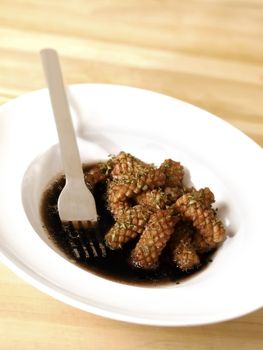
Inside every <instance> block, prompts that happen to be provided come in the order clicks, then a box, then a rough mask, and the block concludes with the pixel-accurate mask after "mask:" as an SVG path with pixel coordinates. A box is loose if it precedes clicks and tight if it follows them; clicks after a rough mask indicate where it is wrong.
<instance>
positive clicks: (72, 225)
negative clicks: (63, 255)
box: [64, 221, 107, 260]
mask: <svg viewBox="0 0 263 350" xmlns="http://www.w3.org/2000/svg"><path fill="white" fill-rule="evenodd" d="M64 227H65V230H66V233H67V236H68V243H69V246H70V249H71V252H72V254H73V255H74V257H75V258H76V259H77V260H80V259H81V258H83V257H84V259H89V258H91V257H94V258H97V257H99V256H101V257H103V258H105V257H106V255H107V252H106V247H105V245H104V243H103V241H102V238H101V236H100V233H99V231H98V230H97V229H96V227H94V225H93V223H91V222H87V221H68V222H65V223H64Z"/></svg>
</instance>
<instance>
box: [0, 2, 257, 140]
mask: <svg viewBox="0 0 263 350" xmlns="http://www.w3.org/2000/svg"><path fill="white" fill-rule="evenodd" d="M0 37H1V40H0V103H1V104H2V103H4V102H6V101H8V100H10V99H13V98H15V97H16V96H18V95H21V94H23V93H25V92H29V91H31V90H35V89H39V88H42V87H44V86H45V82H44V79H43V74H42V71H41V65H40V61H39V55H38V52H39V50H40V49H41V48H43V47H53V48H56V49H57V50H58V52H59V53H60V55H61V60H62V65H63V72H64V76H65V80H66V82H67V83H68V84H73V83H82V82H83V83H88V82H91V83H94V82H95V83H96V82H100V83H101V82H103V83H114V84H125V85H132V86H136V87H141V88H145V89H150V90H155V91H159V92H162V93H165V94H168V95H171V96H174V97H177V98H179V99H182V100H184V101H187V102H191V103H193V104H195V105H198V106H200V107H202V108H205V109H207V110H208V111H210V112H212V113H215V114H217V115H219V116H220V117H222V118H224V119H226V120H228V121H229V122H231V123H232V124H233V125H235V126H237V127H238V128H240V129H241V130H243V131H244V132H246V133H247V134H248V135H249V136H251V137H252V138H253V139H254V140H255V141H257V142H258V143H260V144H261V145H263V141H262V135H263V115H262V102H261V101H262V100H263V65H262V63H263V1H262V0H231V1H230V0H229V1H227V0H185V1H181V0H125V1H121V0H89V1H87V0H56V1H52V0H1V1H0Z"/></svg>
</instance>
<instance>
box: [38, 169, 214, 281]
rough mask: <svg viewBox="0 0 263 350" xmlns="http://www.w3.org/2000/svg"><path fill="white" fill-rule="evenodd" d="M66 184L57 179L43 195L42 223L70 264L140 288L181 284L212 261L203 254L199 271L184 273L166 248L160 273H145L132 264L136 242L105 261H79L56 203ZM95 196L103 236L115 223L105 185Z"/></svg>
mask: <svg viewBox="0 0 263 350" xmlns="http://www.w3.org/2000/svg"><path fill="white" fill-rule="evenodd" d="M64 184H65V179H64V177H63V176H61V177H58V178H57V179H55V180H54V181H53V182H52V183H51V185H50V186H49V187H48V189H47V190H46V191H45V192H44V194H43V199H42V203H41V214H42V220H43V224H44V226H45V228H46V230H47V232H48V235H49V237H50V239H52V241H53V242H54V243H55V244H56V246H57V247H58V248H59V250H61V251H62V252H63V253H64V254H65V255H66V256H67V257H68V259H69V260H70V261H72V262H74V263H75V264H76V265H78V266H79V267H81V268H84V269H86V270H88V271H90V272H93V273H95V274H96V275H99V276H101V277H104V278H107V279H109V280H112V281H115V282H121V283H126V284H131V285H137V286H138V285H139V286H154V285H163V284H167V283H180V282H181V281H183V280H186V279H188V278H189V277H191V276H193V275H196V274H197V273H199V272H200V271H202V270H203V269H204V268H205V267H206V266H207V265H208V263H209V262H210V261H211V257H212V255H213V252H212V253H211V252H210V253H209V254H204V255H202V260H201V265H200V267H199V268H198V269H193V270H191V271H189V272H183V271H181V270H180V269H177V268H176V267H175V266H174V264H173V263H171V262H170V261H169V259H168V258H167V257H168V256H169V253H168V251H167V249H164V251H163V253H162V256H161V259H160V262H161V263H160V267H159V268H158V269H157V270H154V271H143V270H139V269H135V268H133V267H131V266H130V265H129V255H130V252H131V249H132V248H133V247H134V246H135V244H136V241H135V242H131V243H129V244H127V245H126V246H125V248H124V249H122V250H115V251H113V250H110V249H107V257H106V258H103V257H97V258H89V259H87V258H85V257H84V256H80V257H79V259H76V257H75V256H74V254H73V252H72V248H71V247H70V245H69V240H68V232H67V231H65V229H64V228H63V227H62V225H61V222H60V219H59V216H58V212H57V201H58V197H59V194H60V192H61V190H62V188H63V187H64ZM93 195H94V197H95V200H96V206H97V211H98V215H99V218H100V219H99V221H98V225H97V231H99V233H100V235H102V236H104V235H105V234H106V233H107V231H108V230H109V228H110V227H111V226H112V225H113V223H114V220H113V218H112V215H111V213H110V212H109V211H108V210H107V208H106V202H105V185H104V184H98V185H97V186H96V187H95V189H94V193H93ZM91 234H92V232H91Z"/></svg>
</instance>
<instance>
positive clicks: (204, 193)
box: [184, 187, 215, 208]
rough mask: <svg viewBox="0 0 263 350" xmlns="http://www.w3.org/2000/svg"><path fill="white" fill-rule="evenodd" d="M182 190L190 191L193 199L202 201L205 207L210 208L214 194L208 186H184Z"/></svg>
mask: <svg viewBox="0 0 263 350" xmlns="http://www.w3.org/2000/svg"><path fill="white" fill-rule="evenodd" d="M184 192H185V193H190V194H191V196H192V198H193V200H198V201H200V202H202V204H203V205H204V206H205V207H206V208H210V207H211V205H212V204H213V203H214V202H215V196H214V194H213V192H212V191H211V190H210V188H208V187H204V188H201V189H200V190H197V189H195V188H194V187H190V188H186V189H185V190H184Z"/></svg>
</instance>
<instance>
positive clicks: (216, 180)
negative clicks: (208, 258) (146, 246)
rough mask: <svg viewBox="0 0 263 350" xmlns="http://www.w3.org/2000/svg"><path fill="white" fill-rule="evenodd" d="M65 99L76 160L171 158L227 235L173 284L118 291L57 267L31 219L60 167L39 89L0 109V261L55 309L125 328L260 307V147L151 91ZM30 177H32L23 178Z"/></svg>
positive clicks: (195, 320)
mask: <svg viewBox="0 0 263 350" xmlns="http://www.w3.org/2000/svg"><path fill="white" fill-rule="evenodd" d="M69 97H70V101H71V105H72V112H73V114H74V116H75V117H74V118H75V126H76V129H77V133H78V137H79V143H80V145H81V152H82V157H83V159H84V158H85V159H89V158H90V157H93V158H94V159H97V158H103V157H106V156H107V154H114V153H117V152H118V151H120V150H125V151H128V152H131V153H132V154H134V155H136V156H138V157H140V158H142V159H143V160H146V161H150V162H154V163H156V164H158V163H160V162H161V161H162V160H163V159H165V158H173V159H175V160H179V161H181V162H182V164H183V165H184V166H185V167H186V168H187V169H188V170H189V171H190V175H191V181H192V182H193V183H194V185H195V186H196V187H202V186H209V187H210V188H211V189H212V190H213V191H214V193H215V196H216V199H217V206H218V207H219V212H220V215H221V217H222V218H223V220H224V222H225V225H226V226H227V231H228V234H229V236H230V237H228V238H227V240H226V241H225V243H224V245H223V246H222V248H221V249H220V250H219V251H218V253H217V255H216V257H215V259H214V261H213V262H212V263H211V264H210V265H209V267H208V268H207V269H205V270H204V271H203V272H202V273H199V274H197V275H196V276H195V277H193V278H191V279H189V280H187V281H186V282H184V283H181V284H179V285H175V284H169V285H167V286H160V287H154V288H145V287H135V286H128V285H125V284H120V283H116V282H112V281H109V280H106V279H103V278H101V277H98V276H95V275H93V274H92V273H89V272H87V271H84V270H82V269H81V268H78V267H76V266H75V265H74V264H72V263H70V262H69V261H67V260H66V259H65V258H64V257H63V256H62V255H61V254H59V253H58V252H57V251H55V250H54V249H52V247H51V244H50V242H49V241H48V240H46V238H45V235H44V234H43V232H42V231H41V225H39V220H38V203H37V201H38V200H39V198H38V196H39V189H40V188H41V186H43V184H44V183H45V181H48V180H49V179H48V178H46V177H47V176H46V174H49V173H52V172H55V171H57V170H58V169H59V168H60V166H61V165H60V161H59V153H58V152H57V148H56V147H53V148H51V149H50V147H51V146H52V145H55V144H56V143H57V135H56V130H55V125H54V121H53V116H52V112H51V108H50V103H49V97H48V93H47V91H46V90H41V91H37V92H33V93H30V94H27V95H25V96H22V97H20V98H18V99H16V100H14V101H11V102H9V103H7V104H6V105H4V106H2V107H1V108H0V134H1V138H0V140H1V148H0V154H1V174H0V186H1V187H0V188H1V196H0V250H1V253H0V258H1V261H2V262H3V263H5V264H7V265H8V266H9V267H10V268H11V269H12V270H13V271H15V272H16V273H17V274H18V275H20V276H21V277H23V278H24V279H25V280H26V281H28V282H29V283H31V284H32V285H33V286H35V287H37V288H39V289H40V290H42V291H44V292H46V293H48V294H49V295H51V296H53V297H55V298H57V299H59V300H61V301H63V302H65V303H68V304H70V305H72V306H75V307H77V308H79V309H82V310H85V311H88V312H92V313H95V314H98V315H102V316H105V317H109V318H113V319H117V320H123V321H128V322H134V323H141V324H148V325H162V326H182V325H200V324H208V323H214V322H219V321H223V320H227V319H231V318H234V317H237V316H241V315H244V314H246V313H248V312H251V311H253V310H256V309H258V308H260V307H262V305H263V283H262V267H263V254H262V245H263V235H262V232H263V225H262V198H263V187H262V179H263V153H262V149H261V148H260V147H259V146H258V145H257V144H256V143H254V142H253V141H252V140H250V139H249V138H248V137H247V136H245V135H244V134H242V133H241V132H240V131H238V130H237V129H235V128H234V127H232V126H230V125H229V124H227V123H225V122H224V121H222V120H221V119H219V118H217V117H214V116H212V115H211V114H209V113H207V112H205V111H203V110H201V109H199V108H196V107H193V106H191V105H189V104H186V103H183V102H181V101H178V100H176V99H173V98H170V97H167V96H163V95H161V94H158V93H154V92H150V91H144V90H140V89H135V88H129V87H124V86H113V85H92V84H91V85H86V84H84V85H75V86H71V87H70V89H69ZM47 149H49V151H48V153H45V157H44V158H37V160H35V161H34V162H33V164H31V162H32V161H33V160H34V159H36V157H37V156H39V155H40V154H41V153H43V152H44V151H46V150H47ZM41 159H42V160H41ZM43 159H44V161H43ZM47 160H49V161H50V166H49V167H46V166H45V169H48V170H46V171H44V168H43V166H44V165H45V164H46V163H45V162H46V161H47ZM30 164H31V166H30V167H29V165H30ZM28 167H29V170H28ZM32 169H33V170H32ZM50 169H51V170H50ZM32 171H33V173H34V172H35V173H34V174H39V178H38V179H36V178H30V174H32ZM26 172H27V175H26V176H25V177H24V174H25V173H26ZM43 174H45V176H44V175H43ZM29 179H31V180H30V181H28V180H29ZM25 189H27V191H26V190H25ZM22 197H23V202H22ZM23 204H24V206H25V207H23ZM24 209H25V210H26V212H27V215H28V217H29V219H30V221H31V223H32V225H33V226H32V225H31V223H30V222H29V220H28V217H27V215H26V213H25V210H24ZM34 213H36V215H35V219H34ZM33 227H34V228H33Z"/></svg>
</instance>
